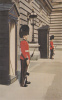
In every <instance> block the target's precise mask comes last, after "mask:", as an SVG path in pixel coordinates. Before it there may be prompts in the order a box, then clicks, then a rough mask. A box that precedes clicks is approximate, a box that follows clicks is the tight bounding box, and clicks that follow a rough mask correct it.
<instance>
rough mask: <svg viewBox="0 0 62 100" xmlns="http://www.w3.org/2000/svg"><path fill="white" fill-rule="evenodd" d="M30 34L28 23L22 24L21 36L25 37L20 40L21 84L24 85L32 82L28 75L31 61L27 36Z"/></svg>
mask: <svg viewBox="0 0 62 100" xmlns="http://www.w3.org/2000/svg"><path fill="white" fill-rule="evenodd" d="M28 35H29V27H28V25H22V26H21V28H20V37H21V38H23V40H22V41H21V42H20V48H21V55H20V60H21V77H20V85H21V86H22V87H26V86H27V84H30V82H28V81H27V75H29V73H28V72H27V69H28V66H29V62H30V53H29V45H28V42H27V38H28Z"/></svg>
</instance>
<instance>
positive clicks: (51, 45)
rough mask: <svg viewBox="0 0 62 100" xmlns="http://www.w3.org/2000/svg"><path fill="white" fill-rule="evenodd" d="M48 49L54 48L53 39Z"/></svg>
mask: <svg viewBox="0 0 62 100" xmlns="http://www.w3.org/2000/svg"><path fill="white" fill-rule="evenodd" d="M50 49H54V46H53V41H50Z"/></svg>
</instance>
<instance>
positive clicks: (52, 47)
mask: <svg viewBox="0 0 62 100" xmlns="http://www.w3.org/2000/svg"><path fill="white" fill-rule="evenodd" d="M53 39H54V35H51V36H50V59H54V58H53V55H54V46H53Z"/></svg>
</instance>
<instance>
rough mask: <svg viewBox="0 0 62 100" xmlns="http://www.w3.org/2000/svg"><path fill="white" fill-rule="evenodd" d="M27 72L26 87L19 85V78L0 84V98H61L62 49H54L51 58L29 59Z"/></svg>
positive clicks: (32, 99) (15, 99)
mask: <svg viewBox="0 0 62 100" xmlns="http://www.w3.org/2000/svg"><path fill="white" fill-rule="evenodd" d="M29 72H30V76H28V80H29V81H30V82H31V84H29V85H28V87H20V84H19V79H18V80H17V81H15V82H14V83H13V84H11V85H9V86H6V85H0V100H62V51H55V57H54V59H53V60H51V59H39V60H36V61H31V65H30V67H29Z"/></svg>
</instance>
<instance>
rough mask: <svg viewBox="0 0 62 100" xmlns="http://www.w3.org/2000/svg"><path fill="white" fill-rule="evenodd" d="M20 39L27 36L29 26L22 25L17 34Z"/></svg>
mask: <svg viewBox="0 0 62 100" xmlns="http://www.w3.org/2000/svg"><path fill="white" fill-rule="evenodd" d="M19 35H20V37H21V38H22V37H23V36H24V35H29V26H28V25H22V26H21V28H20V32H19Z"/></svg>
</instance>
